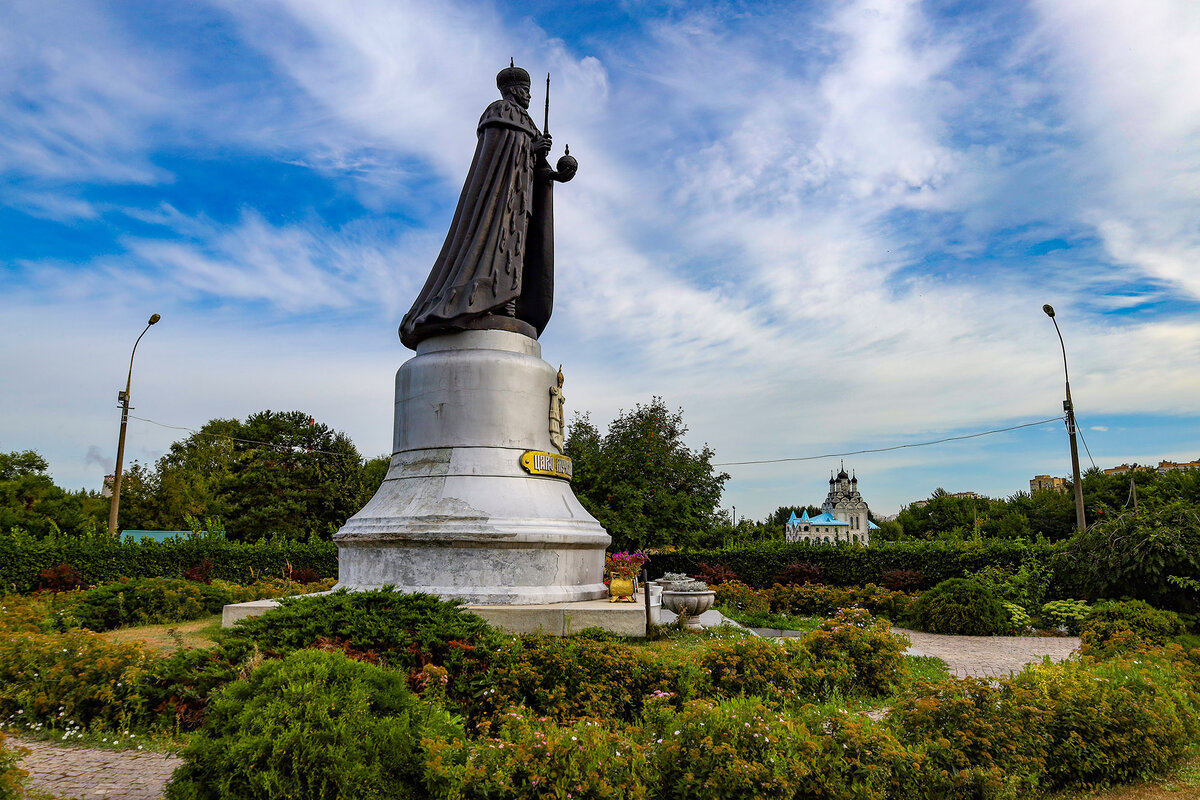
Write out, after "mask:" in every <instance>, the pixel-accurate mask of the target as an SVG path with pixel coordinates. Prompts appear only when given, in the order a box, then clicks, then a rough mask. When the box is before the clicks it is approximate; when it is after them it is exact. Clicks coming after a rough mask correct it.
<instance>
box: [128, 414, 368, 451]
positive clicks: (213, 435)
mask: <svg viewBox="0 0 1200 800" xmlns="http://www.w3.org/2000/svg"><path fill="white" fill-rule="evenodd" d="M129 418H130V419H137V420H141V421H142V422H149V423H150V424H151V425H157V426H158V427H160V428H170V429H171V430H175V431H187V432H188V433H190V434H192V435H194V436H207V437H209V438H210V439H228V440H229V441H231V442H242V443H243V444H261V445H262V446H263V447H270V448H272V449H275V450H279V451H281V452H282V451H288V452H291V451H293V450H297V449H299V450H303V451H304V452H306V453H321V454H322V455H327V456H341V457H343V458H355V459H357V458H359V457H358V456H355V455H353V454H351V453H335V452H333V451H332V450H316V449H314V448H311V447H301V446H300V445H291V444H279V443H277V442H260V441H257V440H255V439H239V438H237V437H236V436H226V435H225V434H223V433H204V432H203V431H198V430H194V429H192V428H185V427H183V426H182V425H168V424H166V423H165V422H155V421H154V420H152V419H146V418H145V417H136V416H134V415H133V414H130V415H129Z"/></svg>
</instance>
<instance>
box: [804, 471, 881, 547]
mask: <svg viewBox="0 0 1200 800" xmlns="http://www.w3.org/2000/svg"><path fill="white" fill-rule="evenodd" d="M877 530H879V526H878V525H876V524H875V523H874V522H871V520H870V519H868V512H867V501H865V500H863V498H862V495H861V494H859V492H858V477H857V476H851V475H847V474H846V466H845V464H843V465H842V469H841V472H839V473H838V474H837V476H836V477H834V476H833V475H830V476H829V494H828V495H826V496H825V502H824V503H822V504H821V513H820V514H818V515H817V516H815V517H810V516H809V515H808V511H805V512H803V514H801V515H800V516H799V517H797V516H796V512H795V511H793V512H792V516H791V517H790V518H789V519H788V521H787V523H786V524H785V526H784V537H785V538H786V539H787V541H789V542H809V543H810V544H862V545H868V544H870V543H871V532H872V531H877Z"/></svg>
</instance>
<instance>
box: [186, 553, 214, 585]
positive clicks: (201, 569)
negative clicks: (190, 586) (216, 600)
mask: <svg viewBox="0 0 1200 800" xmlns="http://www.w3.org/2000/svg"><path fill="white" fill-rule="evenodd" d="M213 567H214V564H213V562H212V560H211V559H209V558H202V559H200V562H199V563H197V564H194V565H193V566H191V567H189V568H188V569H185V570H184V571H183V577H184V578H186V579H187V580H189V581H196V582H197V583H212V571H213Z"/></svg>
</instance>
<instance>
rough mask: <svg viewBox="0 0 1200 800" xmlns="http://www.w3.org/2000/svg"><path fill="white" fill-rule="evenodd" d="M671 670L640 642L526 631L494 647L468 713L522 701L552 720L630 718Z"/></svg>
mask: <svg viewBox="0 0 1200 800" xmlns="http://www.w3.org/2000/svg"><path fill="white" fill-rule="evenodd" d="M675 674H676V670H674V669H672V667H671V665H670V663H669V662H667V661H665V660H662V659H658V658H655V657H654V656H653V655H652V654H650V653H647V652H645V650H644V649H643V648H638V647H634V646H632V645H629V644H627V643H625V642H619V641H618V642H614V641H604V640H597V639H593V638H591V637H590V636H567V637H563V636H549V635H528V636H521V637H519V638H515V639H512V640H510V641H508V642H505V643H504V644H503V645H502V646H501V647H500V648H499V649H498V650H497V652H496V653H495V655H494V657H493V660H492V663H491V668H490V670H489V671H488V674H487V677H486V679H485V680H483V681H480V682H479V684H478V685H479V686H482V687H484V688H483V689H482V691H481V696H480V697H479V699H478V700H477V701H476V702H475V703H474V704H473V707H472V708H471V716H472V719H477V718H481V717H482V718H486V717H490V716H494V715H497V716H498V715H501V714H503V712H505V711H507V710H509V709H510V708H515V707H524V708H527V709H529V710H530V711H531V712H532V713H535V714H537V715H539V716H545V717H550V718H553V719H556V720H566V719H578V718H580V717H596V718H609V719H623V720H632V719H634V718H635V717H636V715H637V714H638V713H640V711H641V706H642V701H643V698H644V697H645V695H647V694H649V693H650V692H653V691H655V690H659V689H662V690H665V689H667V688H671V689H673V690H678V689H677V687H674V686H672V684H673V683H674V680H673V678H674V676H675Z"/></svg>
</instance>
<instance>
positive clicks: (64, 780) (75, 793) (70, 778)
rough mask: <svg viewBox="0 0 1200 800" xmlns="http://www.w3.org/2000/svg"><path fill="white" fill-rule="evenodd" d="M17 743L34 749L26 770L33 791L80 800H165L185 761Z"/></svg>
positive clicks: (159, 755)
mask: <svg viewBox="0 0 1200 800" xmlns="http://www.w3.org/2000/svg"><path fill="white" fill-rule="evenodd" d="M12 741H13V742H14V743H16V744H19V745H20V746H21V747H24V748H25V749H26V750H28V751H29V755H27V756H26V757H25V759H24V761H23V763H22V766H23V767H24V768H25V769H26V770H27V771H28V772H29V784H30V788H32V789H37V790H38V791H41V792H46V793H48V794H51V795H53V796H54V797H65V798H72V800H75V798H79V799H80V800H96V799H97V798H107V800H159V798H160V797H162V793H163V789H164V787H165V786H166V785H167V779H168V778H170V777H171V773H172V772H174V771H175V767H177V766H179V759H177V758H176V757H175V756H170V755H165V754H163V753H147V752H143V751H139V750H119V751H118V750H89V749H88V748H86V747H65V746H61V745H54V744H49V743H47V742H35V741H30V740H29V739H18V738H16V737H15V736H14V737H13V738H12Z"/></svg>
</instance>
